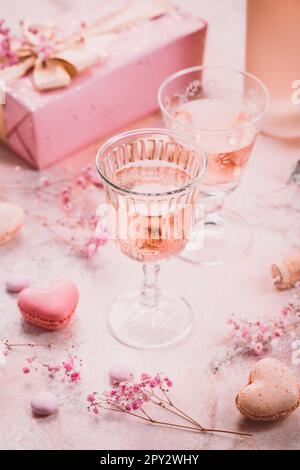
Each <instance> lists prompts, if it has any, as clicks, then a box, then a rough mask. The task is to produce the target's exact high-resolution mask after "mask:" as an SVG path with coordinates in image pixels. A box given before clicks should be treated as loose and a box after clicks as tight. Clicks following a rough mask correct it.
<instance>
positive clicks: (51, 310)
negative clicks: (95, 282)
mask: <svg viewBox="0 0 300 470" xmlns="http://www.w3.org/2000/svg"><path fill="white" fill-rule="evenodd" d="M78 300H79V293H78V289H77V287H76V285H75V284H74V283H73V282H71V281H68V280H65V279H63V280H60V281H56V282H55V283H54V284H52V285H51V286H50V287H48V288H47V289H37V288H33V287H28V288H27V289H24V290H22V291H21V292H20V294H19V296H18V307H19V309H20V311H21V313H22V315H23V317H24V318H25V320H27V321H28V322H29V323H31V324H33V325H35V326H38V327H40V328H44V329H46V330H53V331H55V330H60V329H62V328H64V327H65V326H66V325H67V324H68V323H69V322H70V320H71V318H72V315H73V313H74V311H75V309H76V306H77V304H78Z"/></svg>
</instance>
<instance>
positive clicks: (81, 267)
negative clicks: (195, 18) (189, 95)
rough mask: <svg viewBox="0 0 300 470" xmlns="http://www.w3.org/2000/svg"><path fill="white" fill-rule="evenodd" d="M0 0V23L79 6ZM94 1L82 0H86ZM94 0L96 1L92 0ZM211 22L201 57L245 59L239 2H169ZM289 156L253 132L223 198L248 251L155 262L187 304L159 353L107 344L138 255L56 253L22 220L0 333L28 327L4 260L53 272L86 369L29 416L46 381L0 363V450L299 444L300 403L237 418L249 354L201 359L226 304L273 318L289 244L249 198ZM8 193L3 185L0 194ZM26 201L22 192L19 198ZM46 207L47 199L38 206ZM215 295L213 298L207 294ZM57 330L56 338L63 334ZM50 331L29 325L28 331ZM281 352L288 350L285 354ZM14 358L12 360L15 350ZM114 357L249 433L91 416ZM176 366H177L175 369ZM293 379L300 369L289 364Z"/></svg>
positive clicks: (283, 145)
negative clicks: (74, 305) (272, 416)
mask: <svg viewBox="0 0 300 470" xmlns="http://www.w3.org/2000/svg"><path fill="white" fill-rule="evenodd" d="M0 1H1V16H3V17H5V18H7V19H8V20H12V21H14V20H15V19H16V11H17V12H18V17H19V18H25V17H26V16H29V17H38V16H41V17H43V16H44V17H45V15H47V17H48V16H49V17H50V16H51V15H57V14H59V13H63V12H65V11H67V10H69V9H70V8H73V7H74V6H76V4H77V5H78V6H79V5H80V4H82V5H83V3H82V2H80V1H79V0H77V1H73V0H72V1H71V0H52V1H51V0H44V1H40V0H30V1H27V2H18V1H17V0H10V1H9V2H6V1H4V0H0ZM93 3H95V1H93V0H91V1H87V0H86V1H85V2H84V5H85V8H86V5H91V8H92V4H93ZM97 3H98V2H97ZM177 3H179V4H181V5H183V6H184V7H186V8H189V9H190V10H191V11H194V12H195V13H196V14H197V15H200V16H202V17H203V18H204V19H206V20H208V22H209V25H210V26H209V34H208V43H207V50H206V58H205V62H206V63H207V64H218V65H230V66H235V67H243V57H244V24H245V2H244V0H227V1H226V2H220V1H217V0H214V1H212V0H184V1H183V0H181V1H179V0H178V2H177ZM154 125H155V126H156V125H162V121H161V118H160V116H159V114H158V113H157V114H154V115H152V116H149V117H147V118H146V119H143V120H142V121H139V122H138V123H135V124H134V125H132V126H131V127H142V126H154ZM97 147H98V144H95V145H93V146H91V147H90V148H88V149H86V150H85V151H84V152H81V153H80V154H79V155H78V156H77V158H76V159H75V157H72V159H71V158H70V159H68V160H66V161H65V163H64V164H63V165H62V166H60V167H57V168H55V169H53V170H52V171H56V172H60V171H62V170H63V169H64V168H67V169H69V170H70V169H72V170H73V169H74V168H75V165H78V166H79V165H80V164H82V163H83V162H92V163H93V162H94V158H95V152H96V149H97ZM0 156H1V160H0V184H1V182H3V181H5V180H7V179H9V180H12V179H13V178H15V177H16V176H15V175H16V173H15V171H14V167H15V165H23V164H22V163H20V160H18V159H17V158H15V157H14V156H13V155H12V153H11V152H10V151H9V150H7V149H4V148H1V149H0ZM297 158H299V143H298V144H297V143H288V142H280V141H275V140H272V139H270V138H267V137H264V136H260V138H259V139H258V141H257V144H256V146H255V148H254V151H253V155H252V158H251V161H250V164H249V166H248V169H247V172H246V175H245V177H244V179H243V181H242V184H241V186H240V188H239V189H238V190H237V191H236V193H235V194H234V195H233V196H231V197H230V198H229V200H228V203H227V206H228V207H231V208H236V209H238V210H239V211H240V212H241V213H243V215H244V216H245V217H246V218H247V219H248V221H249V222H250V223H251V224H252V228H253V243H252V246H251V248H250V249H249V252H248V253H247V255H245V256H243V257H241V258H240V259H238V260H237V261H235V262H233V263H230V264H227V265H225V266H223V267H217V268H201V267H198V266H194V265H190V264H187V263H184V262H182V261H180V260H178V259H175V260H171V261H170V262H168V263H167V264H165V265H164V266H163V269H162V278H161V281H162V285H163V287H166V288H170V289H173V290H175V291H176V292H183V293H184V295H185V297H186V298H187V299H188V300H189V302H190V303H191V305H192V306H193V308H194V311H195V324H194V328H193V332H192V334H191V335H190V337H189V338H188V339H186V340H185V341H184V342H183V343H182V344H181V345H178V346H177V347H173V348H171V349H164V350H161V351H155V352H153V351H136V350H133V349H128V348H126V347H124V346H122V345H121V344H119V343H117V342H116V341H115V340H114V339H113V338H112V337H111V335H110V334H109V332H108V329H107V326H106V313H107V311H108V308H109V306H110V304H111V302H112V300H113V299H114V298H115V296H116V295H117V294H118V293H119V292H122V291H124V290H126V289H128V288H132V287H136V286H137V285H139V284H140V282H141V272H140V271H141V270H140V268H139V265H138V264H137V263H134V262H131V261H130V260H128V259H126V258H125V257H124V256H122V255H121V254H120V253H119V251H118V250H117V248H116V247H115V246H114V244H113V243H111V244H109V245H108V246H107V247H105V248H104V249H103V250H102V251H101V252H100V253H99V255H98V256H97V259H94V260H93V262H92V263H90V264H88V263H86V262H84V261H83V260H80V259H77V258H75V257H72V256H69V255H67V254H66V252H65V249H64V248H62V247H61V246H60V245H57V244H55V243H54V242H53V241H52V239H51V237H49V236H48V234H47V233H46V234H45V232H41V231H39V230H37V228H36V226H33V225H31V224H30V223H28V224H26V227H25V228H24V230H23V232H22V235H21V236H20V237H19V238H18V239H17V240H15V241H14V242H12V243H10V244H8V245H6V246H3V247H1V258H0V259H1V264H0V289H1V291H2V292H1V307H0V331H1V334H0V336H1V337H3V336H4V337H7V338H9V339H10V340H16V339H17V340H18V341H20V342H22V341H23V340H25V341H32V340H33V338H34V340H35V338H36V337H37V333H36V332H33V331H32V330H31V329H29V330H28V328H26V327H25V328H24V326H23V324H22V322H21V321H20V315H19V313H18V310H17V307H16V301H15V298H14V297H12V296H10V295H8V294H6V293H5V291H4V287H1V286H4V279H5V275H6V272H7V270H8V269H10V267H11V266H12V265H14V264H16V263H20V264H21V265H22V269H23V270H25V271H26V270H27V271H28V272H30V273H32V274H33V276H34V277H35V279H36V280H37V282H36V284H39V285H41V286H44V285H47V284H49V283H50V282H51V281H53V280H55V279H56V278H58V277H69V278H70V279H72V280H74V281H75V282H76V283H77V284H78V286H79V289H80V304H79V308H78V311H77V313H76V316H75V317H74V320H73V322H72V325H71V326H70V328H69V330H68V332H74V333H76V336H77V338H78V339H79V341H82V345H81V354H82V356H83V359H84V371H83V373H84V378H83V380H82V382H81V384H80V385H79V386H78V387H77V388H75V389H74V391H72V392H69V391H68V390H67V389H66V388H64V387H59V388H56V385H55V384H54V383H53V384H52V385H51V387H50V388H51V389H53V390H54V391H56V393H58V395H59V399H60V410H59V413H58V414H57V415H55V416H52V417H48V418H46V419H34V418H33V417H32V415H31V411H30V406H29V403H30V398H31V396H32V393H33V392H34V390H40V389H45V388H48V385H47V382H46V381H44V379H42V378H39V377H36V378H35V379H34V380H33V379H32V377H28V376H26V377H25V376H22V374H21V372H19V369H18V368H15V367H14V363H13V362H14V361H13V360H10V361H9V362H8V364H7V365H6V366H1V365H0V415H1V420H0V447H1V448H2V449H152V448H153V449H183V448H184V449H216V448H218V449H239V448H241V449H249V448H254V447H255V448H261V449H268V448H274V449H287V448H289V449H297V448H298V447H299V431H300V419H299V412H296V413H295V414H293V415H292V416H291V417H290V418H289V419H287V420H285V421H282V422H279V423H275V424H272V425H259V424H249V423H245V422H244V421H243V420H242V419H241V418H240V415H239V413H238V412H237V410H236V408H235V405H234V398H235V394H236V392H237V391H238V389H239V388H240V387H241V386H242V385H243V384H244V383H245V382H246V380H247V375H248V370H249V368H250V367H251V365H252V364H253V361H252V362H251V361H249V363H248V362H245V361H244V360H243V361H241V360H236V361H235V362H234V363H233V365H230V366H228V367H227V368H226V370H225V371H223V373H220V374H218V375H214V374H212V373H211V372H210V370H209V364H210V363H211V361H212V360H214V358H215V357H216V356H217V355H222V354H223V350H222V348H221V346H220V341H221V340H222V338H223V337H224V334H225V332H226V319H227V318H228V317H229V315H230V314H231V313H233V312H234V313H235V314H236V315H237V316H242V317H243V316H244V317H247V318H249V319H253V320H254V319H255V318H256V316H257V315H260V316H264V315H272V314H273V315H275V316H276V315H277V314H278V312H279V310H280V307H281V306H282V305H283V304H284V303H285V302H286V300H287V298H288V296H289V294H288V293H279V292H277V291H276V290H275V289H274V288H273V286H272V282H271V279H270V266H271V263H272V262H273V261H276V260H278V259H281V258H282V257H283V256H284V255H285V254H286V253H290V252H291V250H292V247H291V246H290V245H289V243H288V241H287V239H286V237H285V234H284V233H279V232H277V231H275V230H269V229H264V228H263V224H262V219H261V214H260V213H259V211H258V209H257V207H256V205H255V200H256V198H257V196H258V195H259V194H261V193H264V192H270V191H272V190H275V189H277V188H280V187H281V186H282V185H283V184H284V182H285V181H286V179H287V177H288V175H289V173H290V167H291V164H292V163H293V162H294V161H295V160H296V159H297ZM25 171H26V175H27V181H28V182H30V181H37V180H38V179H39V177H40V175H39V174H37V173H36V172H34V171H32V170H29V169H28V168H26V169H25ZM3 195H4V197H6V198H7V197H9V193H8V192H6V193H5V192H4V193H3ZM27 202H29V200H28V201H27ZM46 210H47V212H48V211H51V207H47V208H46ZM216 292H217V293H218V295H216ZM65 334H66V331H65V332H62V333H61V334H60V335H57V337H56V338H57V340H60V338H62V340H64V339H63V338H64V335H65ZM49 338H51V340H52V339H53V338H52V337H51V335H49V334H48V333H41V332H40V333H39V336H38V338H37V340H39V341H43V342H45V341H49ZM290 353H291V350H288V351H287V354H286V358H287V360H288V361H291V358H290ZM15 360H17V359H15ZM118 360H127V361H128V362H130V363H132V364H133V365H134V367H135V369H136V370H137V371H138V372H141V371H149V372H152V373H154V372H156V371H160V370H163V371H164V372H166V373H167V374H168V375H169V376H170V377H172V378H173V379H174V382H175V389H174V392H173V395H174V397H176V401H177V402H178V404H179V405H182V407H183V408H184V409H186V410H187V411H189V412H190V414H192V415H194V416H197V417H198V418H199V421H201V422H202V423H203V424H204V425H206V426H210V427H213V426H217V427H219V428H220V427H223V428H228V429H230V428H235V429H237V428H239V429H243V430H252V431H253V432H254V433H255V441H250V440H241V439H240V438H232V437H224V436H212V435H206V436H205V435H199V434H192V433H188V432H181V431H180V432H178V431H175V430H167V429H156V428H153V427H151V426H147V425H145V424H140V423H137V422H135V421H133V420H132V419H127V418H125V417H123V416H119V415H117V416H115V415H113V416H112V415H110V414H109V415H103V416H100V417H99V418H98V419H96V418H94V417H92V416H89V415H88V414H87V412H86V410H85V405H86V403H85V396H86V394H87V393H88V392H90V391H92V390H94V389H97V390H100V391H101V390H102V389H103V388H104V387H105V386H106V385H107V372H108V369H109V367H110V365H111V364H113V363H115V362H116V361H118ZM179 364H180V366H179ZM295 371H296V374H297V375H298V377H299V379H300V371H299V369H298V370H297V369H296V370H295Z"/></svg>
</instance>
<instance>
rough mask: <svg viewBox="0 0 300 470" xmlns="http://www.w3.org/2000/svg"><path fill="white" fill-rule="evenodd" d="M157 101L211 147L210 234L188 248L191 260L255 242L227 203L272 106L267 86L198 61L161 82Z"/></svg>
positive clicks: (209, 260)
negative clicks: (197, 247) (199, 247)
mask: <svg viewBox="0 0 300 470" xmlns="http://www.w3.org/2000/svg"><path fill="white" fill-rule="evenodd" d="M158 102H159V105H160V108H161V111H162V115H163V117H164V120H165V124H166V127H167V128H168V129H172V130H175V131H177V132H181V133H184V134H185V135H187V136H189V138H190V139H195V140H196V141H197V142H198V143H199V144H200V145H201V146H202V147H203V148H204V149H205V151H206V154H207V159H208V167H207V171H206V173H205V177H204V180H203V185H201V189H202V191H203V193H204V194H206V196H207V197H206V202H205V205H206V222H205V240H204V247H203V250H201V251H198V252H196V251H191V252H189V251H185V252H184V254H183V255H182V258H184V259H186V260H189V261H191V262H196V263H200V264H207V265H217V264H221V263H224V262H226V261H230V260H232V259H234V258H236V257H237V256H239V255H240V254H242V253H243V252H244V251H245V249H246V248H247V246H248V245H249V242H250V230H249V228H248V224H247V223H246V221H245V220H244V219H243V217H242V216H241V215H240V214H238V213H236V212H234V211H231V210H227V209H223V205H224V199H225V197H227V196H228V195H229V194H231V193H232V192H233V191H234V190H235V189H236V188H237V187H238V186H239V184H240V181H241V178H242V176H243V174H244V172H245V168H246V166H247V163H248V160H249V157H250V155H251V152H252V148H253V145H254V143H255V139H256V136H257V134H258V132H259V130H260V128H261V124H262V120H263V117H264V116H265V113H266V111H267V109H268V106H269V92H268V90H267V88H266V86H265V85H264V84H263V83H262V82H261V81H260V80H259V79H257V78H256V77H254V76H253V75H251V74H248V73H245V72H242V71H238V70H234V69H230V68H226V67H210V66H197V67H192V68H189V69H185V70H181V71H179V72H177V73H176V74H174V75H172V76H170V77H169V78H167V79H166V80H165V82H164V83H163V84H162V85H161V87H160V90H159V92H158Z"/></svg>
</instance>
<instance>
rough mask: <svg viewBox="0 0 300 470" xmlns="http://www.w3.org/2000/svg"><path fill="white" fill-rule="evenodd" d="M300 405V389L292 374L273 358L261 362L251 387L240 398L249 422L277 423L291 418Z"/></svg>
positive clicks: (254, 369) (252, 375)
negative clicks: (281, 419)
mask: <svg viewBox="0 0 300 470" xmlns="http://www.w3.org/2000/svg"><path fill="white" fill-rule="evenodd" d="M299 403H300V389H299V385H298V383H297V380H296V378H295V376H294V375H293V373H292V372H291V370H290V369H289V368H288V367H287V366H286V365H285V364H284V363H283V362H281V361H278V360H277V359H273V358H270V357H268V358H265V359H261V360H260V361H259V362H257V364H256V365H255V367H254V368H253V369H252V371H251V373H250V376H249V380H248V384H247V385H246V386H245V387H243V388H242V390H240V391H239V393H238V395H237V397H236V406H237V408H238V410H239V411H240V412H241V413H242V414H243V415H244V416H246V417H247V418H248V419H253V420H255V421H275V420H277V419H280V418H283V417H285V416H288V415H289V414H290V413H292V412H293V411H294V410H295V409H296V408H298V406H299Z"/></svg>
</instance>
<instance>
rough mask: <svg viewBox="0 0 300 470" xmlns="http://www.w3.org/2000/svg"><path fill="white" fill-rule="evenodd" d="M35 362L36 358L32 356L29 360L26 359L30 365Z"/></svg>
mask: <svg viewBox="0 0 300 470" xmlns="http://www.w3.org/2000/svg"><path fill="white" fill-rule="evenodd" d="M34 360H35V356H30V357H27V359H26V361H27V362H28V363H29V364H32V363H33V361H34Z"/></svg>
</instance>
